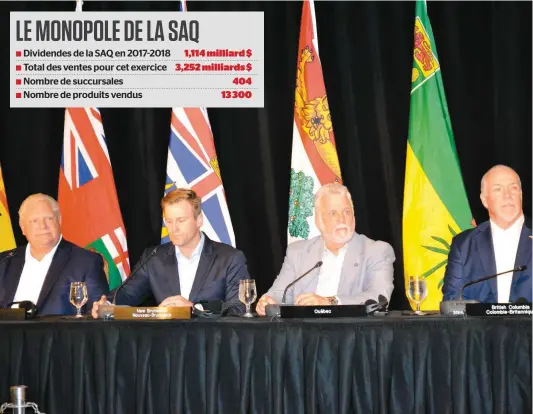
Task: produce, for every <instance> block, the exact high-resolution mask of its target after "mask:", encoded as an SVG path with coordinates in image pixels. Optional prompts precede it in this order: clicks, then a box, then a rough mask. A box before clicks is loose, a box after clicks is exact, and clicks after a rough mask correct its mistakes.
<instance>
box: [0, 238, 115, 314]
mask: <svg viewBox="0 0 533 414" xmlns="http://www.w3.org/2000/svg"><path fill="white" fill-rule="evenodd" d="M26 246H27V245H24V246H20V247H17V248H16V249H14V250H11V251H8V252H3V253H1V254H0V261H1V262H0V307H5V306H8V304H9V303H10V302H12V301H13V298H14V297H15V293H16V292H17V288H18V285H19V281H20V276H21V275H22V269H23V268H24V262H25V255H26ZM13 251H14V252H15V255H14V256H12V257H10V258H9V257H7V256H8V255H9V253H11V252H13ZM71 282H85V283H86V284H87V294H88V297H89V298H88V300H87V303H86V304H85V305H84V306H83V308H82V312H83V313H86V312H87V309H91V308H92V306H93V301H95V300H96V301H98V300H99V299H100V297H101V296H102V295H106V294H107V293H108V292H109V288H108V283H107V279H106V276H105V273H104V262H103V259H102V256H100V255H99V254H96V253H93V252H90V251H88V250H86V249H82V248H81V247H78V246H76V245H74V244H72V243H70V242H68V241H66V240H65V239H62V240H61V241H60V242H59V245H58V246H57V250H56V252H55V254H54V257H53V258H52V263H51V264H50V268H49V269H48V273H47V274H46V277H45V279H44V283H43V287H42V289H41V293H40V295H39V299H38V301H37V303H36V305H37V312H38V314H39V315H75V314H76V308H75V307H74V306H73V305H72V304H71V303H70V283H71Z"/></svg>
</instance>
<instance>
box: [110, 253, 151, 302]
mask: <svg viewBox="0 0 533 414" xmlns="http://www.w3.org/2000/svg"><path fill="white" fill-rule="evenodd" d="M159 247H161V246H160V245H159V246H156V247H154V250H152V251H151V252H150V254H149V255H148V256H146V258H145V259H144V260H143V261H142V262H141V263H140V264H139V265H138V266H137V267H136V268H135V270H134V271H133V272H132V274H131V275H129V277H127V278H126V280H124V282H122V284H121V285H120V286H119V287H118V288H117V290H116V292H115V297H114V298H113V305H115V304H116V301H117V296H118V293H119V292H120V289H122V288H123V287H124V286H125V285H126V283H128V282H129V281H130V280H131V279H132V278H133V276H134V275H135V274H136V273H137V272H138V271H139V269H141V268H142V267H143V266H144V265H145V264H146V263H147V262H148V260H150V259H151V258H152V256H153V255H154V254H156V252H157V250H158V249H159Z"/></svg>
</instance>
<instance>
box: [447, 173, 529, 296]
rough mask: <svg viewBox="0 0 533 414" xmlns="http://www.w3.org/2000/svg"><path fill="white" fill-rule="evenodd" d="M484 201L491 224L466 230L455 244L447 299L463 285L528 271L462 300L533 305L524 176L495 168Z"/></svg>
mask: <svg viewBox="0 0 533 414" xmlns="http://www.w3.org/2000/svg"><path fill="white" fill-rule="evenodd" d="M481 202H482V203H483V206H484V207H485V208H486V209H487V210H488V212H489V217H490V220H489V221H486V222H484V223H481V224H480V225H479V226H477V227H476V228H474V229H470V230H466V231H464V232H462V233H460V234H458V235H457V236H455V237H454V238H453V240H452V245H451V249H450V253H449V256H448V264H447V267H446V272H445V274H444V286H443V290H442V292H443V300H456V299H458V298H459V294H460V291H461V288H462V286H464V284H465V283H467V282H469V281H471V280H475V279H479V278H481V277H484V276H490V275H493V274H496V273H501V272H505V271H507V270H512V269H516V268H518V267H520V266H523V265H525V266H527V268H526V269H525V270H523V271H519V272H511V273H508V274H505V275H501V276H498V277H497V278H493V279H490V280H488V281H486V282H481V283H477V284H474V285H471V286H468V287H467V288H466V289H465V290H464V292H463V299H472V300H477V301H480V302H487V303H497V302H498V303H510V302H514V301H516V300H517V299H519V298H524V299H527V300H528V301H529V302H531V296H532V292H531V290H532V285H531V271H532V268H531V248H532V244H531V221H530V220H529V219H526V218H525V217H524V214H523V211H522V186H521V183H520V177H519V176H518V174H517V173H516V172H515V171H514V170H513V169H511V168H509V167H507V166H504V165H497V166H495V167H493V168H491V169H490V170H489V171H488V172H487V173H486V174H485V175H484V176H483V179H482V180H481Z"/></svg>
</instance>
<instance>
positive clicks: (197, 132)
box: [161, 1, 235, 247]
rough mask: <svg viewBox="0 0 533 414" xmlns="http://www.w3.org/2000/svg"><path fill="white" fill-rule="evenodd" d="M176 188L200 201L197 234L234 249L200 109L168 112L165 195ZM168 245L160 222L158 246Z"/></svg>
mask: <svg viewBox="0 0 533 414" xmlns="http://www.w3.org/2000/svg"><path fill="white" fill-rule="evenodd" d="M180 10H181V11H184V12H186V11H187V5H186V2H185V1H181V2H180ZM176 188H189V189H191V190H194V191H195V192H196V194H197V195H198V196H199V197H201V198H202V213H203V216H204V224H203V226H202V229H201V230H202V231H203V232H205V234H206V235H207V236H208V237H209V238H210V239H211V240H215V241H219V242H222V243H226V244H229V245H231V246H234V247H235V235H234V233H233V227H232V225H231V218H230V215H229V211H228V205H227V203H226V196H225V194H224V187H223V185H222V177H221V175H220V168H219V166H218V160H217V154H216V150H215V142H214V140H213V132H212V131H211V124H210V123H209V118H208V116H207V111H206V110H205V109H204V108H173V109H172V115H171V120H170V139H169V143H168V158H167V179H166V185H165V194H167V193H168V192H170V191H172V190H174V189H176ZM168 241H170V239H169V237H168V229H167V228H166V226H165V223H164V222H163V223H162V230H161V243H167V242H168Z"/></svg>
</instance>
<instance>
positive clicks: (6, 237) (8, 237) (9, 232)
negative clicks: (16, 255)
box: [0, 168, 16, 252]
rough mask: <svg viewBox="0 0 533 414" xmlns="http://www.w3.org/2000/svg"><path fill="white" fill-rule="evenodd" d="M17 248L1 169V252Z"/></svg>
mask: <svg viewBox="0 0 533 414" xmlns="http://www.w3.org/2000/svg"><path fill="white" fill-rule="evenodd" d="M15 247H16V245H15V237H14V236H13V228H12V227H11V219H10V218H9V210H8V209H7V197H6V190H5V187H4V179H3V178H2V169H1V168H0V252H4V251H6V250H11V249H14V248H15Z"/></svg>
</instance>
